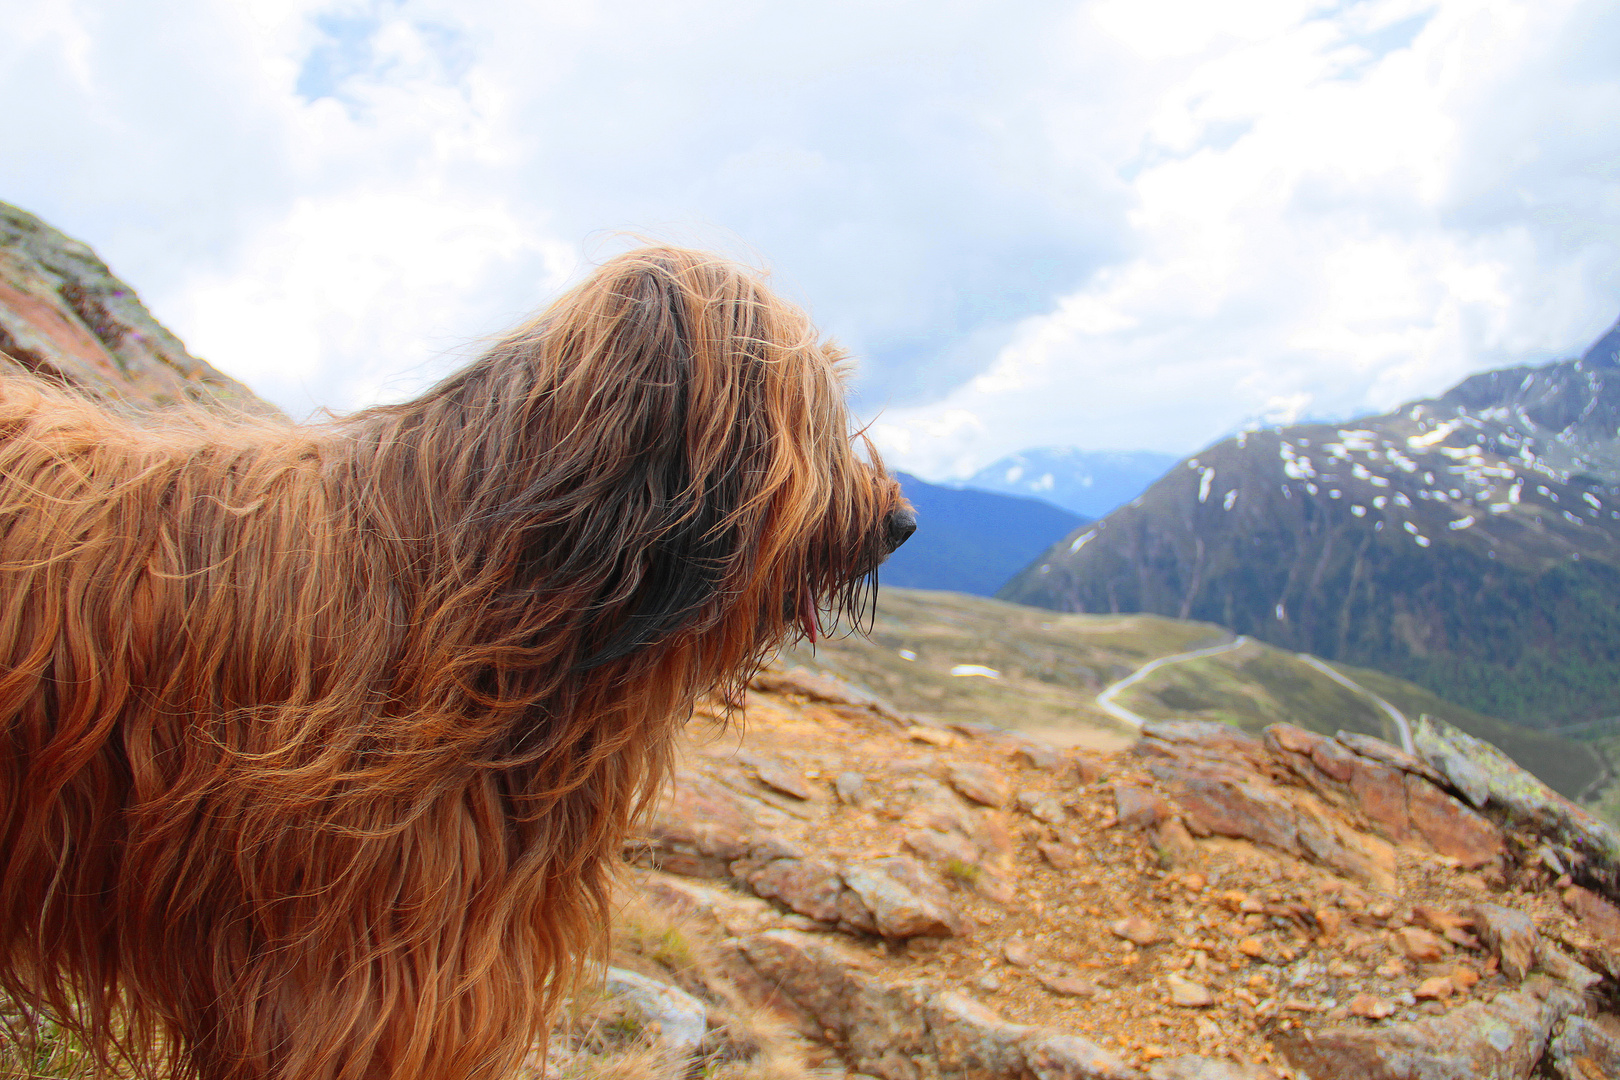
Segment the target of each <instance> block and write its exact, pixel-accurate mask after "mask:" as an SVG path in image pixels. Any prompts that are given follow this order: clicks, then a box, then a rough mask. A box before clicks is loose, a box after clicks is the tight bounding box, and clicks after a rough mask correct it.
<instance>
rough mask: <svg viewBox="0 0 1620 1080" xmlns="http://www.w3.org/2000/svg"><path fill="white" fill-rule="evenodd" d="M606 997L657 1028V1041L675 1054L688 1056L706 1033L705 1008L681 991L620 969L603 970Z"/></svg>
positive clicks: (706, 1016)
mask: <svg viewBox="0 0 1620 1080" xmlns="http://www.w3.org/2000/svg"><path fill="white" fill-rule="evenodd" d="M606 984H607V993H608V995H609V996H610V997H614V998H618V999H619V1000H620V1001H622V1002H624V1003H625V1004H627V1005H629V1006H630V1007H632V1008H633V1009H634V1010H635V1012H636V1013H637V1015H638V1016H639V1017H640V1018H641V1019H642V1020H643V1021H645V1022H647V1023H649V1024H657V1025H658V1041H659V1042H661V1043H663V1044H664V1046H666V1047H668V1048H669V1049H671V1050H674V1051H677V1052H691V1051H693V1050H695V1049H697V1046H698V1044H699V1043H701V1042H702V1041H703V1036H704V1035H706V1034H707V1033H708V1030H709V1010H708V1007H707V1006H705V1005H704V1004H703V1002H701V1001H699V1000H698V999H697V998H695V997H693V996H692V995H691V994H688V993H687V992H686V991H685V990H681V989H679V988H677V987H674V986H670V985H669V984H668V983H662V982H659V981H658V980H657V979H649V978H648V977H647V976H645V975H640V974H637V973H636V972H634V971H627V970H625V969H624V968H616V967H610V968H608V969H607V977H606Z"/></svg>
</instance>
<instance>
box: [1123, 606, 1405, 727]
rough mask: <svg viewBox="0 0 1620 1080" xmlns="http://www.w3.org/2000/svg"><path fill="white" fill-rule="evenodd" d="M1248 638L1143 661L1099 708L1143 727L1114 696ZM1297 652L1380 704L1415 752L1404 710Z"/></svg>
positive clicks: (1143, 720) (1238, 645)
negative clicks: (1168, 669) (1172, 667)
mask: <svg viewBox="0 0 1620 1080" xmlns="http://www.w3.org/2000/svg"><path fill="white" fill-rule="evenodd" d="M1248 640H1249V638H1248V636H1247V635H1245V634H1239V635H1238V636H1237V637H1235V638H1233V639H1232V640H1231V641H1228V642H1226V643H1225V644H1222V645H1214V646H1211V647H1210V648H1207V649H1194V650H1193V651H1192V652H1184V653H1176V654H1174V655H1173V656H1161V657H1159V658H1158V659H1157V660H1149V661H1148V662H1147V663H1145V664H1143V665H1142V666H1141V667H1139V668H1137V669H1136V670H1135V671H1133V672H1131V673H1130V674H1129V675H1127V676H1125V677H1124V678H1123V679H1120V680H1119V681H1118V682H1116V683H1111V684H1109V685H1108V686H1107V687H1105V688H1104V689H1103V690H1102V692H1101V693H1099V694H1098V695H1097V707H1098V708H1100V709H1102V710H1103V711H1104V712H1106V713H1108V715H1110V716H1112V717H1113V718H1114V719H1116V720H1122V721H1124V722H1125V723H1127V724H1129V725H1131V726H1132V727H1134V728H1140V727H1141V726H1142V725H1143V724H1145V723H1147V718H1146V717H1143V716H1139V715H1137V714H1136V713H1134V712H1132V711H1131V710H1129V709H1127V708H1126V707H1125V706H1123V705H1120V704H1118V703H1117V702H1115V701H1114V698H1116V697H1118V696H1119V694H1120V692H1121V691H1123V690H1128V689H1130V688H1131V687H1132V686H1135V685H1136V684H1137V683H1139V682H1141V681H1142V680H1143V679H1145V678H1147V677H1148V676H1149V675H1151V674H1153V673H1154V672H1155V671H1158V670H1159V669H1160V668H1162V667H1165V666H1166V665H1168V664H1179V663H1181V662H1182V661H1183V660H1196V659H1198V658H1200V657H1204V656H1218V655H1220V654H1221V653H1225V652H1231V651H1232V650H1233V649H1240V648H1242V647H1243V646H1244V645H1245V644H1246V643H1247V642H1248ZM1294 655H1295V656H1297V657H1298V658H1299V659H1301V660H1303V661H1305V663H1307V664H1309V665H1310V666H1311V667H1313V668H1315V669H1316V670H1317V671H1320V672H1321V673H1322V674H1324V675H1326V676H1327V677H1328V678H1330V679H1332V680H1333V681H1334V682H1336V683H1338V684H1339V685H1340V686H1342V687H1344V688H1345V689H1346V690H1349V691H1351V692H1353V693H1357V694H1360V695H1361V696H1362V697H1364V698H1366V699H1367V700H1368V701H1371V702H1372V703H1373V704H1374V705H1377V706H1378V707H1379V708H1380V709H1383V710H1384V712H1386V713H1387V714H1389V718H1390V719H1391V720H1393V721H1394V722H1395V729H1396V730H1397V731H1399V732H1400V733H1401V749H1402V750H1405V751H1406V752H1407V753H1408V754H1410V753H1414V751H1413V749H1412V727H1411V725H1410V724H1408V723H1407V721H1406V716H1405V714H1403V713H1402V712H1401V710H1399V709H1397V708H1396V707H1395V706H1393V705H1391V704H1390V703H1389V702H1387V701H1385V700H1384V699H1383V698H1381V697H1379V696H1378V695H1377V694H1375V693H1373V692H1372V691H1371V690H1368V689H1367V688H1366V687H1365V686H1362V685H1361V684H1360V683H1358V682H1356V681H1355V680H1354V679H1350V678H1348V677H1346V676H1344V675H1342V674H1340V673H1339V672H1337V671H1335V670H1333V668H1331V667H1329V666H1328V665H1327V664H1326V663H1325V662H1323V661H1322V660H1320V659H1318V658H1317V657H1315V656H1312V655H1311V654H1310V653H1295V654H1294Z"/></svg>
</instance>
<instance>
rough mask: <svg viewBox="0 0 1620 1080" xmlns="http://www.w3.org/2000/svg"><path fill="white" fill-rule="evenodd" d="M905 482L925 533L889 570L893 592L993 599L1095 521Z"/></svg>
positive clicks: (1025, 502) (988, 495)
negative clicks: (935, 592) (941, 591)
mask: <svg viewBox="0 0 1620 1080" xmlns="http://www.w3.org/2000/svg"><path fill="white" fill-rule="evenodd" d="M898 477H899V480H900V487H901V489H902V490H904V491H905V493H906V498H908V499H910V500H911V503H912V505H913V506H915V507H916V508H917V532H916V534H915V535H913V536H912V538H911V539H910V540H908V541H907V542H906V543H905V545H904V546H902V547H901V548H900V550H899V551H896V552H895V553H894V554H893V555H891V556H890V557H889V560H888V561H887V562H885V563H884V564H883V568H882V570H880V571H879V574H878V580H879V581H881V582H882V583H883V584H885V585H899V586H903V587H905V588H911V589H945V590H948V591H950V592H963V593H971V594H973V595H975V596H990V595H992V594H994V593H995V591H996V590H997V589H998V588H1000V587H1001V586H1002V585H1003V584H1005V583H1006V581H1007V579H1008V578H1010V577H1012V576H1013V575H1014V574H1016V573H1017V572H1018V571H1019V570H1020V569H1021V568H1022V567H1024V566H1025V565H1026V564H1027V563H1028V562H1029V561H1030V560H1031V559H1033V558H1034V557H1035V556H1037V555H1039V554H1040V553H1041V552H1043V551H1045V550H1046V549H1047V547H1049V546H1050V545H1051V544H1052V543H1054V542H1055V541H1056V540H1058V539H1059V538H1060V537H1062V536H1064V535H1066V534H1068V533H1070V532H1072V531H1074V530H1075V529H1076V528H1078V527H1080V526H1081V525H1083V524H1085V523H1086V520H1087V519H1085V518H1082V517H1080V516H1078V515H1076V514H1072V513H1070V512H1069V511H1067V510H1063V509H1061V508H1059V507H1056V506H1053V505H1051V504H1050V503H1046V502H1042V501H1041V500H1039V499H1027V498H1020V497H1018V496H1014V495H1003V494H1000V493H998V492H994V491H977V490H974V489H972V488H954V487H945V486H942V485H940V484H930V483H928V482H926V481H924V480H919V479H917V478H916V477H915V476H911V475H909V474H907V473H899V474H898Z"/></svg>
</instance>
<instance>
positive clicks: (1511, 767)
mask: <svg viewBox="0 0 1620 1080" xmlns="http://www.w3.org/2000/svg"><path fill="white" fill-rule="evenodd" d="M1412 742H1413V746H1414V748H1415V749H1416V750H1417V752H1418V754H1420V755H1421V756H1422V757H1423V758H1424V760H1425V761H1426V762H1427V763H1428V764H1429V765H1430V766H1432V767H1433V769H1434V770H1435V772H1436V773H1438V774H1439V775H1441V776H1443V777H1444V778H1445V781H1446V783H1447V784H1448V785H1449V786H1450V787H1451V789H1452V790H1453V791H1455V792H1456V793H1457V794H1459V795H1460V796H1462V798H1463V799H1465V800H1466V801H1467V802H1469V803H1470V804H1471V805H1472V806H1474V807H1476V808H1478V809H1480V810H1482V811H1484V812H1485V813H1487V814H1490V815H1491V816H1493V817H1494V818H1496V819H1497V820H1498V821H1500V822H1502V824H1503V825H1504V826H1505V827H1506V828H1508V829H1510V830H1516V831H1518V832H1520V833H1522V834H1523V835H1524V836H1525V837H1534V838H1535V839H1536V841H1537V844H1536V856H1537V858H1538V859H1540V860H1541V862H1542V863H1543V865H1545V866H1546V867H1547V868H1548V869H1550V870H1552V871H1554V872H1555V873H1557V874H1564V873H1566V872H1567V873H1569V874H1571V875H1572V876H1573V877H1575V878H1576V879H1578V880H1582V881H1585V882H1587V883H1588V884H1591V885H1594V886H1596V887H1597V888H1598V889H1600V890H1601V891H1603V892H1606V893H1608V894H1609V895H1610V896H1620V830H1616V829H1615V828H1614V826H1612V825H1610V824H1609V823H1608V822H1606V821H1602V820H1599V819H1598V818H1596V817H1594V816H1593V815H1592V814H1590V813H1588V812H1587V811H1585V810H1583V809H1581V808H1580V807H1579V806H1576V805H1575V804H1574V803H1572V802H1570V801H1569V800H1568V799H1566V798H1564V797H1563V796H1562V795H1559V794H1558V793H1557V792H1555V791H1553V790H1552V789H1551V788H1550V787H1548V786H1547V785H1546V784H1544V783H1542V782H1541V781H1540V780H1537V779H1536V778H1535V777H1534V776H1531V775H1530V774H1529V773H1528V772H1525V771H1524V770H1523V769H1521V768H1519V766H1518V765H1516V764H1514V762H1513V760H1512V759H1511V758H1509V757H1508V756H1507V755H1506V754H1504V753H1502V752H1501V751H1500V750H1498V749H1497V748H1496V747H1494V746H1492V745H1491V744H1490V743H1487V742H1483V741H1481V740H1479V739H1476V738H1474V737H1473V736H1472V735H1469V734H1467V733H1466V732H1463V731H1459V730H1457V729H1456V728H1455V727H1452V726H1451V725H1450V724H1447V723H1446V722H1445V721H1443V720H1437V719H1435V718H1434V717H1431V716H1422V717H1419V719H1418V723H1417V726H1416V729H1415V730H1414V731H1413V734H1412Z"/></svg>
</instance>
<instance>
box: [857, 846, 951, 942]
mask: <svg viewBox="0 0 1620 1080" xmlns="http://www.w3.org/2000/svg"><path fill="white" fill-rule="evenodd" d="M843 876H844V884H845V885H847V886H849V889H850V891H851V892H853V893H854V894H855V895H856V896H858V897H859V898H860V901H861V904H862V905H863V906H864V907H865V908H866V910H867V911H869V912H871V914H872V924H873V926H874V927H875V928H876V931H877V933H879V934H881V935H882V936H884V937H886V938H909V937H918V936H921V935H932V936H950V935H953V934H959V933H961V932H962V930H963V923H962V920H961V918H960V916H958V915H957V914H956V912H955V910H954V909H953V908H952V906H951V900H950V896H949V894H948V893H946V891H945V887H944V886H943V885H942V884H940V881H939V879H938V878H937V877H936V876H934V875H933V874H932V873H930V872H929V870H928V868H927V867H925V866H924V865H923V864H922V863H920V862H918V861H917V860H916V859H914V858H912V857H910V856H909V855H895V856H891V857H888V858H882V859H868V860H865V861H863V862H857V863H851V864H849V865H848V866H846V867H845V868H844V875H843Z"/></svg>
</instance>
